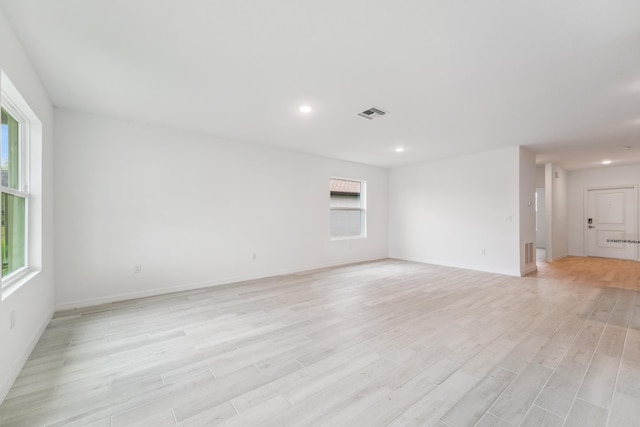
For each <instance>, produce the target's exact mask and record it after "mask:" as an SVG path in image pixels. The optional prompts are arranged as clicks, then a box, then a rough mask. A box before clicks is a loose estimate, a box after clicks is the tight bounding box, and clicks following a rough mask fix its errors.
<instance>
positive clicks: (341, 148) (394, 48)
mask: <svg viewBox="0 0 640 427" xmlns="http://www.w3.org/2000/svg"><path fill="white" fill-rule="evenodd" d="M0 7H1V8H2V9H3V10H4V12H5V13H6V15H7V16H8V18H9V20H10V21H11V23H12V25H13V26H14V28H15V30H16V32H17V34H18V36H19V37H20V38H21V40H22V42H23V44H24V46H25V48H26V50H27V52H28V54H29V56H30V57H31V60H32V61H33V63H34V64H35V66H36V68H37V69H38V70H39V72H40V75H41V78H42V80H43V82H44V84H45V86H46V87H47V89H48V91H49V93H50V95H51V98H52V100H53V102H54V104H55V105H56V106H59V107H63V108H69V109H74V110H81V111H87V112H95V113H103V114H107V115H111V116H117V117H122V118H127V119H131V120H137V121H142V122H147V123H159V124H163V125H169V126H174V127H179V128H185V129H189V130H193V131H199V132H205V133H208V134H211V135H215V136H220V137H224V138H228V139H231V140H237V141H248V142H253V143H259V144H268V145H272V146H278V147H284V148H289V149H293V150H298V151H303V152H309V153H314V154H319V155H323V156H328V157H334V158H339V159H345V160H351V161H356V162H361V163H366V164H372V165H378V166H383V167H393V166H397V165H401V164H407V163H414V162H417V161H421V160H427V159H435V158H442V157H447V156H453V155H458V154H462V153H471V152H478V151H484V150H488V149H494V148H499V147H505V146H510V145H522V146H525V147H528V148H529V149H530V150H532V151H533V152H535V153H538V154H539V161H553V162H557V163H558V164H559V165H561V166H563V167H565V168H567V169H579V168H585V167H594V166H597V165H599V162H600V161H601V160H603V159H604V158H609V159H611V160H613V161H614V164H623V163H640V1H638V0H535V1H531V0H526V1H525V0H474V1H471V0H468V1H461V0H396V1H388V0H384V1H382V0H367V1H362V0H339V1H338V0H323V1H304V0H271V1H264V0H263V1H260V0H254V1H247V0H218V1H207V0H180V1H178V0H135V1H131V0H108V1H107V0H56V1H51V0H0ZM302 104H308V105H310V106H312V107H313V112H312V113H311V114H309V115H306V116H305V115H303V114H302V113H300V112H299V111H298V106H300V105H302ZM372 106H376V107H380V108H382V109H384V110H387V111H389V114H388V115H386V116H384V117H381V118H378V119H375V120H372V121H369V120H366V119H363V118H360V117H357V116H356V113H358V112H360V111H362V110H364V109H367V108H369V107H372ZM177 143H179V141H177ZM396 146H403V147H405V148H406V151H405V152H403V153H396V152H395V151H394V148H395V147H396ZM625 146H631V147H632V148H631V149H627V150H624V149H623V147H625Z"/></svg>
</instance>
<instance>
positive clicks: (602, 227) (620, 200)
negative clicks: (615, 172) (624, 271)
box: [585, 186, 638, 260]
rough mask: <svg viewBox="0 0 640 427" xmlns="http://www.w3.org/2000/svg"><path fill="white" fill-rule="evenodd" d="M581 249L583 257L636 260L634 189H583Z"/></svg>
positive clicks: (636, 209)
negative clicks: (583, 212) (583, 245)
mask: <svg viewBox="0 0 640 427" xmlns="http://www.w3.org/2000/svg"><path fill="white" fill-rule="evenodd" d="M585 191H586V197H585V203H586V208H585V212H586V217H585V246H586V255H587V256H596V257H602V258H618V259H631V260H637V259H638V245H637V244H636V243H633V242H627V241H626V240H632V241H633V240H638V239H637V226H638V189H637V187H636V186H628V187H617V188H600V189H587V190H585Z"/></svg>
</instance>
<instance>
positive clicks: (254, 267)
mask: <svg viewBox="0 0 640 427" xmlns="http://www.w3.org/2000/svg"><path fill="white" fill-rule="evenodd" d="M55 114H56V116H55V117H56V135H55V136H56V141H57V149H56V157H55V160H56V165H57V170H58V171H59V173H58V176H57V179H56V197H57V205H56V226H57V238H56V252H57V254H58V258H57V274H56V285H57V286H56V289H57V303H58V305H59V306H61V307H72V306H79V305H88V304H94V303H98V302H103V301H112V300H119V299H126V298H131V297H135V296H142V295H150V294H156V293H161V292H169V291H173V290H178V289H185V288H194V287H201V286H207V285H214V284H219V283H229V282H234V281H239V280H245V279H250V278H257V277H264V276H269V275H274V274H282V273H288V272H293V271H299V270H306V269H311V268H316V267H324V266H330V265H336V264H344V263H348V262H355V261H363V260H372V259H379V258H385V257H386V256H387V250H388V244H387V243H388V241H387V235H388V233H387V204H388V203H387V175H388V172H387V170H386V169H382V168H376V167H370V166H364V165H361V164H355V163H349V162H344V161H338V160H331V159H327V158H323V157H317V156H312V155H305V154H300V153H295V152H292V151H286V150H281V149H275V148H268V147H265V146H259V145H251V144H243V143H238V142H230V141H224V140H219V139H215V138H211V137H208V136H204V135H199V134H194V133H188V132H184V131H180V130H175V129H170V128H161V127H158V126H147V125H143V124H137V123H130V122H127V121H124V120H117V119H111V118H106V117H103V116H99V115H90V114H84V113H77V112H72V111H66V110H59V109H56V112H55ZM332 176H340V177H345V178H353V179H363V180H366V181H367V215H368V218H367V223H368V234H367V238H366V239H354V240H337V241H332V240H331V239H330V232H329V230H330V222H329V218H330V212H329V178H330V177H332ZM253 254H256V257H255V260H254V259H253ZM135 265H141V266H142V273H139V274H134V266H135Z"/></svg>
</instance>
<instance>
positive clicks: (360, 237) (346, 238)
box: [331, 236, 367, 242]
mask: <svg viewBox="0 0 640 427" xmlns="http://www.w3.org/2000/svg"><path fill="white" fill-rule="evenodd" d="M366 238H367V236H341V237H331V241H332V242H333V241H337V240H360V239H366Z"/></svg>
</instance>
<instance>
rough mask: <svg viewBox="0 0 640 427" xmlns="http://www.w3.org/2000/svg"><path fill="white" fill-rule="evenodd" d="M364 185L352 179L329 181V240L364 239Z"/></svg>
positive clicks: (362, 182) (333, 179)
mask: <svg viewBox="0 0 640 427" xmlns="http://www.w3.org/2000/svg"><path fill="white" fill-rule="evenodd" d="M365 184H366V183H365V182H364V181H358V180H353V179H340V178H331V179H330V180H329V188H330V190H329V194H330V197H329V200H330V202H329V209H330V212H331V238H335V239H341V238H354V237H366V234H367V233H366V211H365V207H366V205H365V188H366V185H365Z"/></svg>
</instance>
